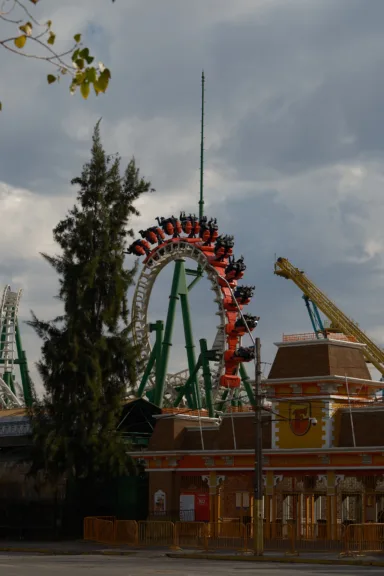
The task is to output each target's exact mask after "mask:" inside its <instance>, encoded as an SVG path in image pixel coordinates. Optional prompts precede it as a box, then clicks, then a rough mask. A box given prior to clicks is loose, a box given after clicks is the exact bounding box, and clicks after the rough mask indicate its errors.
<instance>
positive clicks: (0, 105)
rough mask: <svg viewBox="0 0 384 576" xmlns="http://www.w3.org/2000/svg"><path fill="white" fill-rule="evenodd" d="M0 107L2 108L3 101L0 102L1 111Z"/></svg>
mask: <svg viewBox="0 0 384 576" xmlns="http://www.w3.org/2000/svg"><path fill="white" fill-rule="evenodd" d="M2 109H3V103H2V102H0V112H1V111H2Z"/></svg>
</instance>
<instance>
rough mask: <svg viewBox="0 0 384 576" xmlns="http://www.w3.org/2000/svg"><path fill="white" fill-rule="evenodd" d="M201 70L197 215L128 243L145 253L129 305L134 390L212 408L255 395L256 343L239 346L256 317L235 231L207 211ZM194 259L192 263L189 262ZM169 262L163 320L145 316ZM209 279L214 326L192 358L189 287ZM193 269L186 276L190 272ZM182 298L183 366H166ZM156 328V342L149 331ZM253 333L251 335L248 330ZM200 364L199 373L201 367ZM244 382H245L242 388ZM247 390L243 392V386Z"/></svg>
mask: <svg viewBox="0 0 384 576" xmlns="http://www.w3.org/2000/svg"><path fill="white" fill-rule="evenodd" d="M203 154H204V74H203V76H202V121H201V156H200V201H199V216H198V217H196V216H194V215H191V214H190V215H187V214H185V213H184V212H181V214H180V216H179V217H174V216H171V217H168V218H157V224H156V225H154V226H151V227H150V228H148V229H146V230H141V231H140V235H141V238H140V239H137V240H135V241H134V242H133V243H132V244H131V246H130V247H129V249H128V253H129V254H134V255H136V256H143V257H144V262H143V268H142V270H141V273H140V276H139V279H138V281H137V285H136V290H135V294H134V299H133V305H132V326H133V337H134V342H135V344H136V345H137V348H138V351H139V356H140V358H139V363H138V366H139V385H138V388H137V390H136V395H137V396H139V397H141V396H143V395H144V394H145V395H146V397H147V398H148V399H150V400H151V401H152V402H154V403H155V404H156V405H158V406H160V407H162V406H163V405H164V402H165V401H166V402H167V403H168V404H170V405H171V406H173V407H178V406H187V407H188V408H189V409H191V410H199V409H201V408H202V407H206V409H207V410H208V413H209V415H210V416H214V414H215V413H216V412H217V411H223V410H225V407H226V405H227V403H228V402H232V404H234V405H238V404H241V403H242V402H244V401H245V402H250V403H251V404H253V403H254V394H253V390H252V385H251V382H250V379H249V377H248V375H247V373H246V370H245V367H244V364H245V363H247V362H249V361H251V360H253V359H254V357H255V349H254V345H253V346H249V347H244V346H243V345H242V338H243V336H244V335H245V334H249V335H251V332H252V331H253V330H254V329H255V328H256V326H257V323H258V321H259V317H257V316H252V315H250V314H245V313H244V314H243V312H242V310H243V308H244V306H247V305H248V304H249V302H250V300H251V298H252V296H253V293H254V286H242V285H241V286H240V285H238V281H239V280H241V279H242V278H243V275H244V272H245V269H246V265H245V263H244V258H243V257H242V256H241V257H240V258H238V259H236V258H235V256H234V254H233V249H234V237H233V236H228V235H221V234H219V228H218V224H217V221H216V219H214V218H211V219H208V218H207V216H205V215H204V198H203V163H204V159H203ZM186 259H189V260H193V261H194V262H195V263H196V264H197V267H196V269H191V268H186V266H185V260H186ZM169 264H174V271H173V280H172V288H171V293H170V297H169V308H168V313H167V317H166V321H165V325H164V322H163V321H161V320H159V321H157V322H155V323H153V324H150V323H149V319H148V307H149V302H150V298H151V294H152V289H153V286H154V283H155V281H156V279H157V277H158V275H159V273H160V272H161V270H163V268H165V266H167V265H169ZM204 274H205V275H206V277H207V278H208V279H209V281H210V283H211V290H212V291H213V295H214V298H213V299H214V302H215V304H216V306H217V312H216V314H217V316H218V318H219V320H218V326H217V334H216V338H215V339H214V342H213V344H212V346H211V347H210V348H208V345H207V341H206V340H205V339H201V340H200V342H199V343H200V353H199V355H198V357H197V358H196V352H195V344H194V340H193V333H192V319H191V314H190V307H189V293H190V291H191V290H192V289H193V287H194V286H195V285H196V283H197V282H198V281H199V280H200V279H201V278H202V276H203V275H204ZM188 276H191V277H193V280H192V281H191V282H190V283H189V284H188V281H187V277H188ZM178 301H180V305H181V312H182V319H183V326H184V336H185V347H186V355H187V363H188V368H187V369H185V370H183V371H181V372H178V373H176V374H169V373H168V363H169V356H170V349H171V346H172V334H173V327H174V321H175V314H176V307H177V302H178ZM151 332H154V333H155V344H154V346H153V347H152V346H151V343H150V333H151ZM251 338H252V336H251ZM200 370H201V371H202V376H200V375H199V371H200ZM241 384H243V390H241ZM244 392H245V393H244Z"/></svg>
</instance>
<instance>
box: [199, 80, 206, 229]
mask: <svg viewBox="0 0 384 576" xmlns="http://www.w3.org/2000/svg"><path fill="white" fill-rule="evenodd" d="M204 84H205V76H204V70H203V72H202V74H201V144H200V200H199V219H200V220H201V219H202V217H203V216H204Z"/></svg>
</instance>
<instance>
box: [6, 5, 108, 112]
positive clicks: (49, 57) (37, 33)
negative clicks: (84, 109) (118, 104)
mask: <svg viewBox="0 0 384 576" xmlns="http://www.w3.org/2000/svg"><path fill="white" fill-rule="evenodd" d="M38 2H39V0H3V1H2V3H1V4H0V22H2V23H3V24H4V25H6V27H7V28H9V29H10V33H9V35H8V36H7V37H5V38H0V46H1V47H2V48H4V49H5V50H7V51H9V52H12V53H14V54H17V55H19V56H22V57H24V58H32V59H34V60H42V61H44V62H45V63H47V64H49V65H50V67H51V68H52V71H51V72H50V73H48V74H47V82H48V84H53V83H54V82H57V81H59V80H60V79H61V78H62V77H63V76H68V77H70V93H71V94H74V93H75V92H76V91H77V89H79V91H80V93H81V95H82V97H83V98H85V99H87V98H88V96H89V94H90V91H91V87H93V89H94V92H95V94H96V96H98V95H99V94H100V93H105V92H106V90H107V88H108V84H109V81H110V79H111V72H110V70H109V69H108V68H106V67H105V66H104V64H102V63H101V62H99V63H98V64H97V65H96V66H95V64H94V60H95V58H94V56H92V54H91V53H90V51H89V48H88V47H86V46H84V45H83V42H82V36H81V34H79V33H77V34H75V35H74V36H73V40H72V43H71V46H70V47H69V48H67V49H65V50H63V51H57V50H56V49H55V42H56V33H55V31H54V28H53V24H52V21H51V20H48V21H47V22H44V23H42V22H40V21H39V20H38V19H37V18H35V17H34V15H33V8H34V7H33V6H31V7H30V8H29V6H28V4H33V5H36V4H38ZM112 2H114V0H112ZM1 109H2V103H1V102H0V110H1Z"/></svg>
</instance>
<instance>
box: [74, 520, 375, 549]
mask: <svg viewBox="0 0 384 576" xmlns="http://www.w3.org/2000/svg"><path fill="white" fill-rule="evenodd" d="M330 534H331V535H332V537H329V535H330ZM253 536H254V535H253V524H252V523H248V524H244V523H242V522H218V523H214V522H175V523H173V522H168V521H162V520H153V521H143V522H135V521H134V520H114V521H112V520H105V519H102V518H96V517H95V518H85V519H84V540H93V541H95V542H102V543H106V544H116V545H117V544H119V545H126V546H142V547H159V548H160V547H171V548H175V547H177V548H194V549H204V550H233V551H235V550H236V551H246V550H253ZM343 546H344V549H345V552H348V553H352V552H353V553H356V552H361V551H368V550H371V551H382V550H383V551H384V524H364V525H350V526H348V528H346V529H345V528H344V527H343V526H342V525H341V524H338V525H336V526H329V527H328V528H327V526H323V525H319V524H313V525H312V524H305V525H304V524H302V523H299V522H286V523H281V522H276V523H272V522H269V523H268V524H266V525H264V547H265V550H277V551H278V550H280V551H282V552H283V551H284V552H288V553H293V552H296V551H318V552H320V551H331V550H334V551H341V550H342V549H343Z"/></svg>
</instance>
